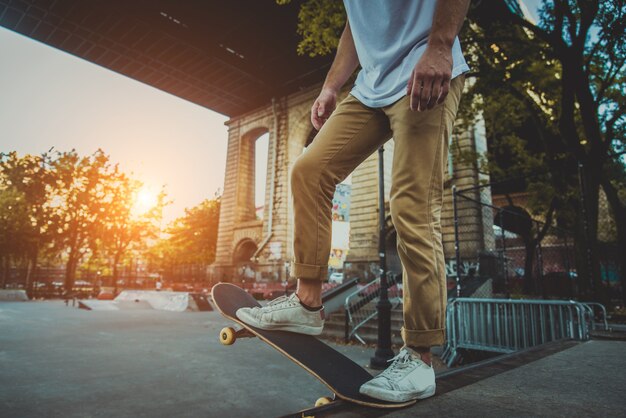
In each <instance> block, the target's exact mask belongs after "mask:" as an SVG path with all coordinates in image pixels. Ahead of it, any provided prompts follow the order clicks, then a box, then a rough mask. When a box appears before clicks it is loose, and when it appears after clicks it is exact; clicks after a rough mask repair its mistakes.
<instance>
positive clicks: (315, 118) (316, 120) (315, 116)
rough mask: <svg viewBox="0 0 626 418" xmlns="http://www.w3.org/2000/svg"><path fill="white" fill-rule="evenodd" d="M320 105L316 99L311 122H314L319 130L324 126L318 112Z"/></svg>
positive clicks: (314, 125)
mask: <svg viewBox="0 0 626 418" xmlns="http://www.w3.org/2000/svg"><path fill="white" fill-rule="evenodd" d="M318 107H319V102H318V101H317V100H316V101H315V103H313V107H312V108H311V123H312V124H313V127H314V128H315V129H316V130H318V131H319V130H320V128H321V127H322V123H321V120H320V117H319V115H318V113H317V110H318Z"/></svg>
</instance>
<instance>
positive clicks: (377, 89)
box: [344, 0, 469, 107]
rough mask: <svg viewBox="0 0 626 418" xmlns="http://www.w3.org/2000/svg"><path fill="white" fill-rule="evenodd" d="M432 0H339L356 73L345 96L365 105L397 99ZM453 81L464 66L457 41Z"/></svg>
mask: <svg viewBox="0 0 626 418" xmlns="http://www.w3.org/2000/svg"><path fill="white" fill-rule="evenodd" d="M436 4H437V1H436V0H344V5H345V7H346V13H347V15H348V21H349V22H350V29H351V30H352V37H353V38H354V44H355V47H356V52H357V55H358V57H359V62H360V63H361V71H360V72H359V74H358V76H357V79H356V81H355V84H354V87H353V88H352V91H351V92H350V93H351V94H352V95H353V96H355V97H356V98H357V99H359V100H360V101H361V102H362V103H363V104H365V105H366V106H369V107H383V106H387V105H390V104H392V103H394V102H396V101H397V100H399V99H401V98H402V97H403V96H404V95H405V94H406V86H407V83H408V81H409V77H410V76H411V72H412V71H413V68H414V67H415V64H417V62H418V60H419V59H420V57H421V56H422V54H423V53H424V50H425V49H426V46H427V43H428V35H429V34H430V29H431V27H432V22H433V16H434V14H435V6H436ZM452 59H453V65H452V78H454V77H456V76H457V75H459V74H462V73H464V72H466V71H469V67H468V65H467V63H466V62H465V58H464V57H463V52H462V51H461V44H460V42H459V39H458V37H457V38H456V39H455V40H454V44H453V46H452Z"/></svg>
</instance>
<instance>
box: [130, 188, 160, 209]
mask: <svg viewBox="0 0 626 418" xmlns="http://www.w3.org/2000/svg"><path fill="white" fill-rule="evenodd" d="M157 201H158V199H157V195H156V193H154V192H153V191H152V190H150V189H149V188H147V187H145V186H144V187H142V188H141V189H139V190H138V191H137V194H136V195H135V205H134V207H133V212H134V213H135V214H136V215H142V214H144V213H146V212H148V211H149V210H150V209H152V208H153V207H155V206H156V204H157Z"/></svg>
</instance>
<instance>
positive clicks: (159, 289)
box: [155, 280, 163, 292]
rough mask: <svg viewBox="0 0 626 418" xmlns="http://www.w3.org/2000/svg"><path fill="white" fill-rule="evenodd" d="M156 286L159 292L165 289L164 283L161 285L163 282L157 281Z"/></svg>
mask: <svg viewBox="0 0 626 418" xmlns="http://www.w3.org/2000/svg"><path fill="white" fill-rule="evenodd" d="M155 286H156V290H157V292H160V291H161V288H162V287H163V283H161V280H157V281H156V283H155Z"/></svg>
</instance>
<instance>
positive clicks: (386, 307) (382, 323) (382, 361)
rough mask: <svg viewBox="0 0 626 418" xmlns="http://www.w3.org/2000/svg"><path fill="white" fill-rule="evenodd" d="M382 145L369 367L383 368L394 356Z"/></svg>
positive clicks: (379, 156) (379, 151)
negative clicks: (377, 280)
mask: <svg viewBox="0 0 626 418" xmlns="http://www.w3.org/2000/svg"><path fill="white" fill-rule="evenodd" d="M384 151H385V150H384V146H381V147H380V148H378V256H379V257H380V296H379V297H378V303H377V304H376V310H377V311H378V342H377V343H376V351H375V352H374V357H372V358H371V359H370V367H372V368H373V369H384V368H385V367H387V361H388V360H389V359H390V358H392V357H393V356H394V353H393V350H392V349H391V302H389V295H388V283H387V260H386V258H385V254H386V246H385V172H384V164H383V152H384Z"/></svg>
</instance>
